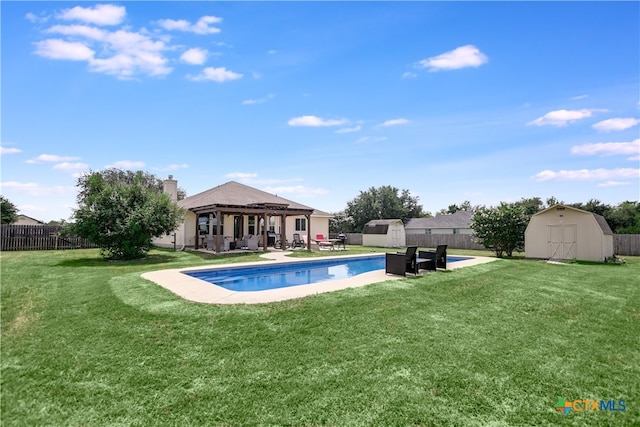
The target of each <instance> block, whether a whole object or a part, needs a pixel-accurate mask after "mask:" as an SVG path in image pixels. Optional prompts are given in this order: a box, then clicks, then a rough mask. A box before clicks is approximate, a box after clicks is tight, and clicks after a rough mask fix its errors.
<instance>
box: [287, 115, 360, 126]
mask: <svg viewBox="0 0 640 427" xmlns="http://www.w3.org/2000/svg"><path fill="white" fill-rule="evenodd" d="M348 122H349V121H348V120H346V119H323V118H320V117H317V116H300V117H294V118H292V119H289V121H288V122H287V123H288V124H289V126H312V127H320V126H342V125H344V124H346V123H348Z"/></svg>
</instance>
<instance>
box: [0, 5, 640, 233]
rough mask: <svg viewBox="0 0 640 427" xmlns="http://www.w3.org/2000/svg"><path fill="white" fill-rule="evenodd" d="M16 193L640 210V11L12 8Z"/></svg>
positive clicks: (329, 207)
mask: <svg viewBox="0 0 640 427" xmlns="http://www.w3.org/2000/svg"><path fill="white" fill-rule="evenodd" d="M0 6H1V8H2V9H1V12H2V64H1V66H2V92H1V96H2V117H1V119H2V134H1V141H0V145H1V147H2V179H1V190H2V195H4V196H5V197H7V198H8V199H9V200H11V201H12V202H13V203H14V204H16V205H17V207H18V208H19V210H20V213H23V214H25V215H28V216H31V217H34V218H37V219H40V220H43V221H49V220H57V219H67V218H69V217H70V215H71V213H72V209H73V207H75V206H76V204H75V198H76V194H77V188H76V183H77V177H78V176H79V175H80V174H82V173H85V172H87V171H89V170H102V169H104V168H106V167H119V168H122V169H131V170H139V169H141V170H145V171H147V172H150V173H153V174H155V175H156V176H158V177H161V178H164V177H166V176H167V175H169V174H172V175H173V176H174V178H175V179H177V180H178V185H179V186H180V187H182V188H184V189H185V190H186V191H187V194H188V195H194V194H197V193H198V192H201V191H204V190H207V189H209V188H211V187H214V186H216V185H219V184H222V183H224V182H227V181H230V180H235V181H239V182H243V183H246V184H248V185H251V186H254V187H257V188H260V189H263V190H266V191H269V192H271V193H276V194H278V195H279V196H283V197H286V198H289V199H292V200H295V201H297V202H300V203H304V204H306V205H309V206H312V207H314V208H317V209H321V210H324V211H327V212H336V211H339V210H342V209H344V208H345V207H346V203H347V201H348V200H351V199H353V198H355V197H357V196H358V194H359V193H360V191H364V190H367V189H369V188H370V187H379V186H382V185H392V186H395V187H398V188H399V189H408V190H409V191H410V192H411V194H412V195H413V196H418V197H419V202H420V203H421V204H422V206H423V207H424V209H425V210H427V211H429V212H431V213H435V212H437V211H439V210H440V209H443V208H446V207H447V206H449V205H450V204H454V203H458V204H459V203H462V202H463V201H465V200H469V201H470V202H471V203H472V204H474V205H475V204H483V205H496V204H498V203H499V202H501V201H505V202H512V201H517V200H520V199H521V198H523V197H541V198H543V200H545V199H546V198H547V197H551V196H554V197H556V198H557V199H559V200H562V201H565V202H567V203H572V202H587V201H588V200H589V199H592V198H593V199H599V200H601V201H603V202H605V203H609V204H617V203H619V202H622V201H625V200H635V201H637V200H638V199H639V198H640V167H639V165H640V139H639V138H640V136H639V129H640V127H639V123H640V120H639V114H640V86H639V77H640V70H639V67H640V22H639V21H640V6H639V3H638V2H526V3H523V2H495V3H494V2H470V3H466V2H394V3H387V2H349V3H343V2H313V3H312V2H277V3H275V2H255V3H254V2H219V3H216V2H113V3H110V2H77V3H74V2H6V1H3V2H2V3H1V5H0Z"/></svg>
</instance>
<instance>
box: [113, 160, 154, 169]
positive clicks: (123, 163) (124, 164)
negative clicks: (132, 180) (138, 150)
mask: <svg viewBox="0 0 640 427" xmlns="http://www.w3.org/2000/svg"><path fill="white" fill-rule="evenodd" d="M144 166H145V163H144V162H139V161H138V162H134V161H131V160H119V161H117V162H115V163H113V164H110V165H106V166H105V168H107V169H108V168H116V169H142V168H144Z"/></svg>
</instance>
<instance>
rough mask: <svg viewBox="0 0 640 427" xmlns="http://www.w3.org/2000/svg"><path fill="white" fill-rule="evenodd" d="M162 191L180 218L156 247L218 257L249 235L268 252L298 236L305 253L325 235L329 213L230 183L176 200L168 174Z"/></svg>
mask: <svg viewBox="0 0 640 427" xmlns="http://www.w3.org/2000/svg"><path fill="white" fill-rule="evenodd" d="M164 191H165V192H166V193H168V194H169V195H170V196H171V197H172V198H173V200H174V201H177V204H178V205H179V206H180V207H181V208H183V209H184V211H185V214H184V222H183V223H182V224H181V225H180V226H179V227H178V229H177V230H176V231H175V234H173V233H172V234H170V235H169V236H163V237H160V238H157V239H155V240H154V244H156V245H158V246H165V247H172V246H174V244H175V246H176V247H178V248H182V247H192V248H196V249H198V248H202V247H204V246H205V244H206V243H209V244H210V245H213V247H214V248H215V250H216V252H222V251H224V250H229V249H232V248H233V247H235V245H236V243H238V244H240V242H241V241H242V240H243V238H244V237H245V236H253V237H254V239H255V242H256V244H259V246H261V247H262V248H263V249H264V250H267V246H269V245H273V244H274V243H275V241H278V240H280V241H281V240H282V236H285V238H286V240H287V241H288V242H291V241H293V235H294V234H296V233H297V234H300V236H301V238H302V239H303V240H304V241H305V242H306V243H307V247H308V248H309V247H310V246H309V245H310V243H311V236H315V235H316V234H321V233H322V234H324V235H329V218H331V216H332V215H331V214H329V213H326V212H322V211H320V210H317V209H314V208H312V207H309V206H306V205H303V204H300V203H297V202H294V201H291V200H288V199H285V198H283V197H279V196H277V195H274V194H271V193H267V192H265V191H262V190H258V189H257V188H253V187H250V186H248V185H245V184H241V183H239V182H235V181H230V182H227V183H225V184H221V185H218V186H217V187H214V188H211V189H209V190H206V191H203V192H201V193H199V194H196V195H193V196H190V197H186V198H185V199H183V200H177V194H178V182H177V181H176V180H174V179H173V177H172V176H171V175H170V176H169V179H166V180H164ZM218 218H219V219H220V221H218ZM264 242H267V245H264V244H263V243H264ZM211 247H212V246H209V248H211Z"/></svg>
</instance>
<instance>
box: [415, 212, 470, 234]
mask: <svg viewBox="0 0 640 427" xmlns="http://www.w3.org/2000/svg"><path fill="white" fill-rule="evenodd" d="M472 217H473V212H469V211H457V212H455V213H452V214H446V215H436V216H435V217H433V218H411V219H410V220H409V221H408V222H407V225H405V227H404V229H405V232H406V233H407V234H473V230H472V229H471V218H472Z"/></svg>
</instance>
